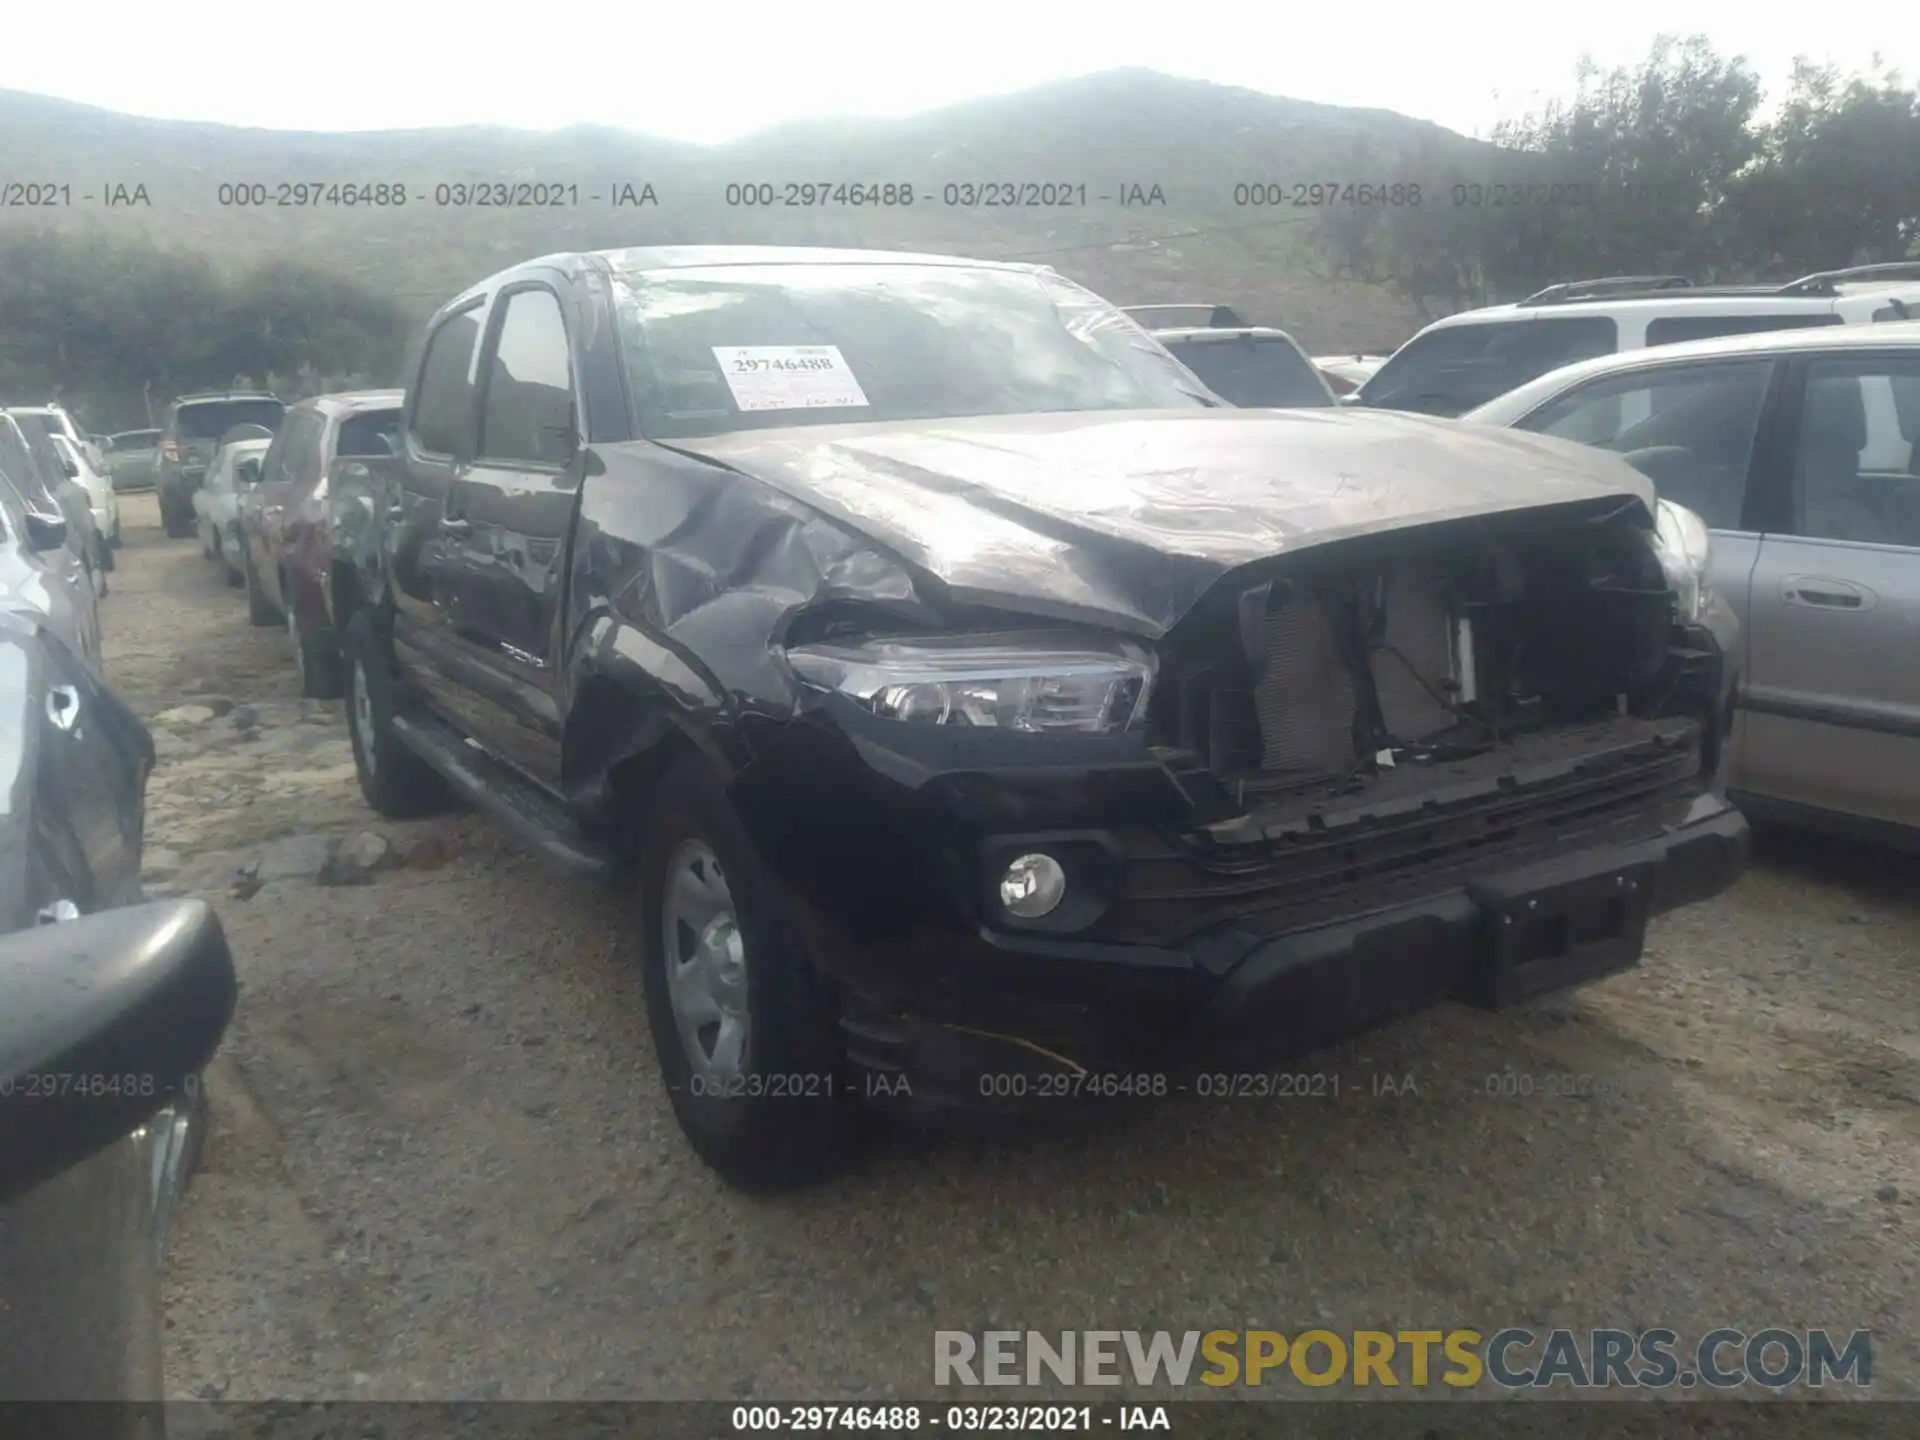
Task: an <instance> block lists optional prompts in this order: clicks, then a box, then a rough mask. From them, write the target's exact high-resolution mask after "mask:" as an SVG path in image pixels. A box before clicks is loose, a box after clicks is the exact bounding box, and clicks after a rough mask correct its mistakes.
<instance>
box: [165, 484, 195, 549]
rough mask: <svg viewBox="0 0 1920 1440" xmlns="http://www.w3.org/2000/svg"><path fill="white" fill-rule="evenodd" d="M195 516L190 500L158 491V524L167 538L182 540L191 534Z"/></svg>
mask: <svg viewBox="0 0 1920 1440" xmlns="http://www.w3.org/2000/svg"><path fill="white" fill-rule="evenodd" d="M196 518H197V517H196V516H195V515H194V513H193V502H192V501H189V500H181V499H179V498H178V497H176V496H172V495H169V494H168V493H167V492H166V491H165V490H164V489H162V490H161V491H160V524H161V527H162V528H163V529H164V530H165V531H166V532H167V538H168V539H169V540H184V539H186V538H187V537H188V536H189V535H191V534H193V531H194V524H195V521H196Z"/></svg>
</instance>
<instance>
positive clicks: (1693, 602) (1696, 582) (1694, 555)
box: [1653, 500, 1713, 624]
mask: <svg viewBox="0 0 1920 1440" xmlns="http://www.w3.org/2000/svg"><path fill="white" fill-rule="evenodd" d="M1653 548H1654V553H1655V554H1657V555H1658V556H1659V557H1660V568H1661V569H1662V570H1664V571H1665V572H1666V575H1667V584H1668V585H1670V586H1671V587H1672V588H1673V593H1674V595H1675V597H1676V603H1675V608H1676V609H1677V610H1678V611H1679V613H1680V618H1681V619H1682V620H1683V621H1686V622H1687V623H1688V624H1691V623H1692V622H1694V621H1696V620H1698V619H1699V618H1700V612H1701V611H1702V610H1703V609H1705V608H1706V605H1707V602H1708V601H1710V600H1711V599H1712V598H1713V592H1712V591H1711V590H1710V589H1708V587H1707V560H1708V558H1709V557H1710V555H1711V554H1712V550H1713V542H1712V538H1711V537H1710V536H1709V535H1708V533H1707V522H1706V521H1704V520H1702V519H1701V518H1700V517H1699V516H1698V515H1696V514H1694V513H1693V511H1691V510H1689V509H1687V508H1686V507H1685V506H1684V505H1675V504H1674V503H1673V502H1672V501H1671V500H1662V501H1661V502H1660V503H1659V505H1658V506H1656V507H1655V524H1654V539H1653Z"/></svg>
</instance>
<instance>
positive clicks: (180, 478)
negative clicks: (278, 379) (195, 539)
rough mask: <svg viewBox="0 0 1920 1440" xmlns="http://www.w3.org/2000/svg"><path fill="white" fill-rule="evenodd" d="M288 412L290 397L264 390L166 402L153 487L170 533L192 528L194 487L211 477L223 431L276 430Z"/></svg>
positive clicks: (182, 533)
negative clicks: (244, 428) (209, 471)
mask: <svg viewBox="0 0 1920 1440" xmlns="http://www.w3.org/2000/svg"><path fill="white" fill-rule="evenodd" d="M286 413H287V405H286V402H285V401H284V400H282V399H280V398H279V397H278V396H276V395H269V394H266V393H265V392H264V391H248V392H227V391H215V392H211V393H208V392H199V393H195V394H192V395H182V396H181V397H180V398H179V399H178V400H176V401H174V402H173V403H172V404H171V405H169V406H168V407H167V419H166V423H165V424H164V425H163V426H162V427H161V429H160V453H159V457H158V459H157V460H156V461H155V465H154V488H155V489H157V490H158V491H159V493H160V523H161V524H162V525H164V526H165V527H166V531H167V534H168V535H169V536H170V537H171V538H173V539H175V540H178V539H182V538H184V537H185V536H188V535H191V534H193V533H194V529H195V520H194V514H193V492H194V491H195V490H198V489H199V488H200V486H201V484H202V483H203V482H204V481H205V480H206V478H207V466H208V465H209V464H210V463H211V462H212V460H213V455H214V452H215V451H216V450H218V449H219V448H220V437H221V436H222V435H224V434H226V433H227V431H229V430H231V429H232V428H233V427H234V426H236V425H263V426H265V427H266V428H267V429H269V430H271V431H273V432H274V433H275V434H276V435H277V434H279V433H280V422H281V421H282V420H283V419H284V418H286Z"/></svg>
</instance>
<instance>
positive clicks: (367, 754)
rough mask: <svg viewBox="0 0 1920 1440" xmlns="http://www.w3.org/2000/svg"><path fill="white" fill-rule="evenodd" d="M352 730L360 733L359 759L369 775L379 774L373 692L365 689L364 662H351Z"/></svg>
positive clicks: (365, 674) (365, 669)
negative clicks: (364, 763) (363, 763)
mask: <svg viewBox="0 0 1920 1440" xmlns="http://www.w3.org/2000/svg"><path fill="white" fill-rule="evenodd" d="M353 728H354V729H356V730H358V731H359V732H360V758H361V759H362V760H363V761H365V762H366V766H367V771H368V773H369V774H373V775H378V774H379V773H380V765H379V761H380V755H379V750H378V749H377V744H378V742H376V741H375V740H374V738H373V692H372V691H371V690H369V689H368V688H367V667H366V662H364V661H362V660H355V661H354V662H353Z"/></svg>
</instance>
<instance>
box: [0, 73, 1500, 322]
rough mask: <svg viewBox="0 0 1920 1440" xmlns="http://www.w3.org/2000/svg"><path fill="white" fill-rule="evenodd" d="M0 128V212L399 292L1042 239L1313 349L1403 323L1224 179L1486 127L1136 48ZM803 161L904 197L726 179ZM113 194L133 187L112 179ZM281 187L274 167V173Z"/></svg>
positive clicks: (12, 221) (51, 109) (834, 176)
mask: <svg viewBox="0 0 1920 1440" xmlns="http://www.w3.org/2000/svg"><path fill="white" fill-rule="evenodd" d="M0 144H3V145H4V148H5V150H6V152H7V153H9V154H11V155H15V156H21V155H30V156H33V157H34V173H33V174H32V175H31V176H29V175H25V174H14V175H12V176H10V177H8V178H10V179H12V180H16V181H27V180H34V181H38V182H40V183H41V184H43V185H48V184H50V185H54V186H58V185H65V186H67V187H69V188H68V191H67V192H65V194H64V195H63V196H62V201H63V203H59V204H55V205H51V206H47V205H41V206H22V205H21V204H19V203H18V202H19V201H20V200H21V199H22V198H23V197H22V196H20V195H11V196H9V197H8V203H7V206H6V207H5V208H0V225H12V226H24V225H53V226H58V227H99V228H102V229H105V230H107V231H110V232H112V233H114V234H118V235H123V236H128V237H133V236H139V237H141V238H145V239H147V240H150V241H151V242H153V243H155V244H159V245H163V246H166V247H169V248H173V249H179V250H185V251H191V252H194V253H199V254H203V255H206V256H207V257H209V258H210V259H211V260H213V261H214V262H215V263H216V264H218V265H221V266H223V267H239V266H244V265H247V264H250V263H253V262H256V261H258V260H261V259H264V258H267V257H271V256H288V257H291V258H298V259H302V260H307V261H312V262H317V263H321V264H324V265H327V266H329V267H331V268H333V269H336V270H338V271H340V272H342V273H344V274H347V275H350V276H352V277H354V278H357V279H359V280H362V281H365V282H369V283H371V284H374V285H376V286H378V287H380V288H381V289H383V290H385V291H386V292H387V293H389V294H392V295H393V296H395V297H396V298H397V299H398V300H399V301H400V302H401V303H402V304H403V305H404V306H405V307H406V308H407V309H408V310H409V311H410V312H414V313H422V312H424V311H426V310H429V309H431V308H432V307H433V306H434V305H435V304H437V303H438V302H439V301H440V300H442V299H444V298H445V297H446V296H447V295H449V294H451V293H452V292H453V291H455V290H457V289H459V288H460V287H461V286H463V285H465V284H467V283H469V282H471V281H472V280H474V279H476V278H478V277H479V276H481V275H484V274H486V273H487V272H489V271H490V270H493V269H497V268H499V267H500V266H501V265H504V264H507V263H510V262H512V261H514V260H518V259H523V258H526V257H528V256H532V255H536V254H541V253H545V252H549V251H554V250H562V249H592V248H599V247H602V246H611V245H625V244H649V243H667V242H692V241H738V242H755V243H784V244H837V245H871V246H880V247H886V248H919V249H933V250H944V251H958V252H962V253H970V254H978V255H983V256H997V257H1009V258H1027V259H1036V260H1041V261H1044V262H1045V263H1048V264H1051V265H1054V266H1056V267H1057V268H1058V269H1059V270H1060V271H1061V272H1062V273H1064V274H1067V275H1069V276H1071V277H1073V278H1074V279H1076V280H1079V281H1081V282H1082V283H1085V284H1088V285H1090V286H1092V287H1093V288H1095V289H1096V290H1099V291H1100V292H1101V293H1103V294H1105V295H1107V296H1109V297H1110V298H1112V299H1114V300H1117V301H1120V302H1122V303H1144V302H1150V301H1155V300H1183V299H1195V298H1202V299H1207V300H1219V301H1226V302H1230V303H1232V304H1234V305H1236V306H1237V307H1239V308H1240V309H1241V311H1242V313H1244V314H1247V315H1248V316H1249V317H1250V318H1253V319H1257V320H1262V321H1265V322H1267V323H1272V324H1281V325H1285V326H1287V327H1289V328H1290V329H1292V330H1293V331H1294V333H1295V334H1296V335H1297V337H1298V338H1299V339H1300V340H1301V341H1302V342H1303V343H1304V344H1306V345H1307V346H1308V347H1309V348H1316V349H1319V348H1325V349H1331V348H1337V347H1351V348H1356V349H1357V348H1382V347H1387V346H1391V345H1392V344H1394V343H1397V342H1398V341H1399V340H1400V339H1403V338H1404V337H1405V336H1406V335H1407V334H1408V333H1409V332H1410V331H1411V330H1412V329H1413V328H1415V326H1416V323H1417V322H1416V320H1415V317H1414V316H1413V315H1412V313H1411V312H1410V311H1409V310H1408V309H1407V308H1406V307H1405V306H1404V305H1402V304H1400V303H1399V302H1398V301H1396V300H1395V299H1394V298H1393V297H1391V296H1390V295H1388V294H1387V293H1385V292H1383V291H1381V290H1379V289H1377V288H1375V287H1369V286H1359V285H1336V284H1331V283H1328V282H1324V281H1321V280H1318V279H1316V278H1314V275H1313V274H1312V273H1311V272H1312V271H1313V270H1315V269H1322V268H1323V267H1321V266H1320V265H1319V264H1318V263H1317V261H1316V259H1315V255H1314V252H1313V247H1312V246H1311V245H1310V244H1308V243H1307V242H1306V239H1305V235H1306V231H1307V230H1308V228H1309V225H1308V222H1310V221H1311V219H1312V218H1313V217H1314V216H1315V215H1316V214H1317V213H1318V212H1316V211H1315V210H1312V209H1304V208H1282V209H1278V210H1275V209H1256V208H1246V207H1236V206H1235V204H1234V193H1233V192H1234V187H1235V185H1236V184H1239V183H1243V182H1249V181H1279V182H1283V183H1286V184H1289V185H1290V184H1292V183H1295V182H1298V181H1302V180H1310V181H1322V180H1337V181H1340V182H1342V183H1345V182H1348V181H1351V182H1356V183H1357V182H1363V181H1364V182H1372V183H1379V182H1381V181H1388V182H1392V181H1402V180H1414V179H1419V178H1420V177H1421V175H1422V174H1423V173H1431V172H1434V171H1437V170H1438V168H1439V167H1440V166H1441V165H1442V164H1444V163H1447V162H1451V161H1469V160H1472V159H1474V158H1477V157H1479V156H1480V155H1483V154H1484V153H1485V152H1486V150H1487V147H1485V146H1484V145H1482V144H1481V143H1480V142H1476V141H1472V140H1468V139H1466V138H1464V137H1462V136H1459V135H1456V134H1453V133H1452V132H1450V131H1447V130H1444V129H1442V128H1440V127H1439V126H1435V125H1432V124H1428V123H1426V122H1423V121H1416V120H1410V119H1408V118H1406V117H1404V116H1400V115H1395V114H1392V113H1390V112H1386V111H1379V110H1349V109H1341V108H1338V107H1331V106H1323V105H1315V104H1308V103H1306V102H1302V101H1296V100H1287V99H1282V98H1279V97H1275V96H1270V95H1263V94H1259V93H1256V92H1254V91H1249V90H1240V89H1234V88H1230V87H1225V86H1219V85H1212V84H1208V83H1205V82H1201V81H1193V80H1183V79H1175V78H1172V77H1169V76H1164V75H1159V74H1156V73H1153V72H1149V71H1138V70H1127V71H1114V72H1109V73H1106V74H1102V75H1094V76H1088V77H1083V78H1080V79H1075V80H1067V81H1061V82H1058V83H1055V84H1052V85H1047V86H1043V87H1041V88H1038V89H1034V90H1030V91H1026V92H1023V93H1021V94H1017V95H1012V96H1005V97H998V98H995V99H991V100H980V101H972V102H968V103H966V104H962V105H956V106H951V107H948V108H945V109H942V110H937V111H933V112H930V113H928V114H924V115H919V116H915V117H911V118H909V119H905V120H897V121H876V120H858V121H855V120H816V121H806V122H802V123H796V124H791V125H786V126H782V127H779V128H776V129H774V130H770V131H766V132H763V133H760V134H757V135H753V136H750V137H747V138H745V139H742V140H737V141H733V142H730V143H728V144H724V145H716V146H701V145H691V144H684V143H680V142H675V141H667V140H661V139H657V138H651V137H647V136H643V135H635V134H628V133H625V132H620V131H614V130H608V129H604V128H599V127H594V128H585V127H582V128H576V129H571V130H565V131H560V132H555V133H546V134H539V133H531V132H520V131H511V130H504V129H499V128H492V127H481V126H468V127H460V128H451V129H442V130H416V131H376V132H362V133H354V134H317V133H301V132H282V131H269V130H256V129H244V128H238V127H232V126H223V125H209V124H199V123H188V122H180V121H167V120H148V119H141V118H137V117H133V116H128V115H121V114H117V113H114V112H111V111H107V110H102V109H96V108H94V107H90V106H84V105H78V104H74V103H72V102H69V101H62V100H54V99H49V98H47V97H44V96H35V95H27V94H23V93H19V92H0ZM815 181H825V182H829V183H831V184H842V183H858V184H862V185H873V184H887V183H893V184H911V185H913V186H914V187H915V190H916V195H915V201H914V203H913V204H912V205H911V206H910V207H899V206H892V207H889V206H880V207H872V206H862V207H859V208H855V207H853V206H850V205H845V204H841V205H832V206H826V207H820V206H813V207H808V206H804V205H802V206H796V207H788V206H785V205H776V206H773V207H765V206H743V205H738V204H735V205H729V204H728V203H727V187H728V185H729V184H735V185H738V184H742V183H747V184H756V185H757V184H761V183H763V182H764V183H767V184H771V185H772V186H773V187H774V192H775V194H776V196H778V197H779V198H781V199H784V198H785V197H784V193H783V192H784V187H785V186H786V185H787V184H789V183H805V182H815ZM495 182H506V183H509V184H514V185H518V186H524V187H525V188H526V190H528V191H531V190H532V188H533V187H534V186H535V185H538V186H543V187H545V189H546V191H547V198H549V199H551V198H553V196H554V195H555V194H556V193H558V194H559V195H560V197H561V198H562V200H563V201H564V203H562V204H559V205H546V206H535V205H529V204H521V205H516V206H510V207H506V208H501V207H498V206H475V205H472V204H468V205H465V206H461V205H457V204H452V203H437V202H442V201H451V200H452V199H453V198H454V192H453V191H452V190H451V189H450V188H448V187H454V186H459V185H463V184H464V185H468V186H472V185H474V184H492V183H495ZM1005 182H1013V183H1015V184H1021V185H1025V184H1028V183H1034V184H1041V183H1046V184H1051V185H1053V186H1056V187H1065V188H1068V189H1070V190H1071V191H1072V193H1073V194H1074V195H1075V198H1076V199H1077V198H1078V196H1079V194H1080V189H1079V187H1082V186H1084V193H1085V196H1086V201H1085V203H1084V204H1075V205H1072V206H1067V207H1059V206H1055V207H1050V208H1039V207H1034V208H1026V207H1015V208H979V207H977V206H975V207H968V206H965V205H962V204H946V203H943V200H944V198H945V187H946V186H948V185H950V184H952V185H962V186H964V185H969V184H973V185H980V184H986V185H997V184H1001V183H1005ZM349 183H352V184H356V185H358V184H385V185H391V186H394V187H396V188H397V189H398V190H401V191H404V194H405V197H406V198H405V203H404V204H400V205H391V204H389V205H384V206H382V205H356V206H352V207H348V206H344V205H338V204H325V203H323V204H318V205H314V204H308V205H304V206H303V205H298V204H290V205H285V206H282V205H280V204H278V203H270V204H268V205H266V206H264V207H262V206H259V205H257V204H256V205H252V206H247V205H237V204H222V203H221V200H222V194H221V187H222V186H223V185H226V186H232V185H234V184H240V185H242V186H248V185H251V186H256V187H259V188H258V189H256V190H255V191H254V194H255V196H256V197H259V196H261V195H262V192H264V198H266V199H267V200H269V201H272V202H278V201H279V200H281V199H282V187H292V186H295V185H301V184H308V185H313V186H314V187H315V189H316V191H317V192H320V193H324V187H327V186H334V185H344V184H349ZM136 187H144V196H143V197H142V196H141V194H140V192H139V191H138V190H137V189H136ZM562 187H576V188H575V189H572V190H565V189H563V188H562ZM649 187H650V188H649ZM390 193H391V192H390ZM68 196H70V200H69V199H67V197H68ZM109 196H129V197H133V199H134V203H131V204H109V203H107V201H108V197H109ZM1102 196H1106V197H1110V198H1108V199H1105V200H1103V199H1102V198H1101V197H1102ZM88 197H91V198H88ZM1123 197H1124V198H1125V199H1126V200H1130V201H1133V202H1135V203H1122V199H1123ZM285 198H286V199H288V200H292V199H295V198H296V192H293V191H292V190H291V189H290V188H289V189H288V190H287V191H286V193H285ZM515 198H517V199H527V200H531V199H536V198H538V196H537V195H535V194H524V195H519V196H516V197H515ZM955 198H956V199H957V198H958V196H956V197H955ZM142 199H144V202H145V203H140V202H141V200H142ZM636 201H637V202H638V203H634V202H636Z"/></svg>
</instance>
